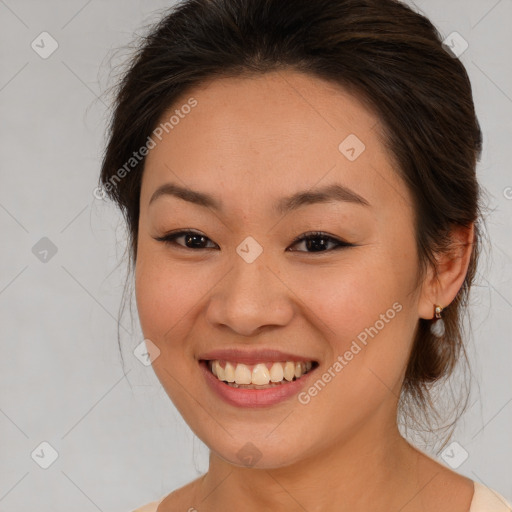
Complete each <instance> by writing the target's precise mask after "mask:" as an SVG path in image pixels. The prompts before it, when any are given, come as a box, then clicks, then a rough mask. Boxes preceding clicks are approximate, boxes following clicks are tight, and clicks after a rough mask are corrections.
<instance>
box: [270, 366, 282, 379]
mask: <svg viewBox="0 0 512 512" xmlns="http://www.w3.org/2000/svg"><path fill="white" fill-rule="evenodd" d="M283 377H284V371H283V365H282V364H281V363H274V364H273V365H272V368H270V380H271V381H272V382H281V381H282V380H283Z"/></svg>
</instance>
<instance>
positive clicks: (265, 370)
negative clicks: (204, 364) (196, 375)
mask: <svg viewBox="0 0 512 512" xmlns="http://www.w3.org/2000/svg"><path fill="white" fill-rule="evenodd" d="M223 362H224V361H223ZM209 367H210V369H211V371H212V373H213V374H214V375H215V376H216V377H217V378H218V379H219V380H222V381H226V382H229V383H233V386H236V387H238V385H239V384H242V385H255V386H269V385H272V384H271V383H274V384H279V383H282V382H283V380H286V381H288V382H291V381H292V380H294V379H299V378H300V377H302V375H304V374H305V373H307V372H308V371H310V370H311V368H312V367H313V363H312V362H311V361H307V362H304V361H299V362H294V361H286V362H282V363H281V362H275V363H258V364H256V365H253V366H252V368H251V366H250V365H246V364H243V363H232V362H229V361H225V362H224V367H222V366H221V362H220V361H219V360H215V361H210V362H209Z"/></svg>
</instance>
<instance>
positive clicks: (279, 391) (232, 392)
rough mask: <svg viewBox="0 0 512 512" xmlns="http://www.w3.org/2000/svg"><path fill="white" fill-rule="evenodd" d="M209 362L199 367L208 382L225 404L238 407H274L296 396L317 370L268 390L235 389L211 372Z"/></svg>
mask: <svg viewBox="0 0 512 512" xmlns="http://www.w3.org/2000/svg"><path fill="white" fill-rule="evenodd" d="M207 364H208V363H207V362H205V361H201V362H200V363H199V366H200V367H201V371H202V372H203V374H204V377H205V379H206V382H207V383H208V385H209V386H210V387H211V389H212V390H213V391H214V392H215V393H217V395H219V396H220V398H222V399H223V400H224V401H225V402H227V403H228V404H231V405H235V406H237V407H266V406H268V405H274V404H277V403H280V402H283V401H284V400H287V399H288V398H290V397H292V396H294V395H296V394H297V393H298V392H299V391H300V390H301V389H302V388H303V387H304V386H305V385H306V384H307V383H308V381H309V379H310V376H311V374H312V373H314V371H315V370H311V371H309V372H308V373H306V374H304V375H303V376H302V377H301V378H300V379H297V380H292V381H290V382H286V383H283V384H280V385H278V386H275V387H272V388H267V389H243V388H233V387H231V386H228V385H227V384H225V383H224V382H222V381H220V380H219V379H218V378H217V377H216V376H215V375H213V373H212V372H211V371H210V370H209V368H208V366H207Z"/></svg>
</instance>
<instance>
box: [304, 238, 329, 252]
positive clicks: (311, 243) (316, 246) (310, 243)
mask: <svg viewBox="0 0 512 512" xmlns="http://www.w3.org/2000/svg"><path fill="white" fill-rule="evenodd" d="M315 240H321V242H320V243H315V242H314V241H315ZM306 247H307V249H308V250H309V249H318V250H320V251H324V250H325V248H326V247H325V239H324V238H321V237H315V238H309V239H308V240H306Z"/></svg>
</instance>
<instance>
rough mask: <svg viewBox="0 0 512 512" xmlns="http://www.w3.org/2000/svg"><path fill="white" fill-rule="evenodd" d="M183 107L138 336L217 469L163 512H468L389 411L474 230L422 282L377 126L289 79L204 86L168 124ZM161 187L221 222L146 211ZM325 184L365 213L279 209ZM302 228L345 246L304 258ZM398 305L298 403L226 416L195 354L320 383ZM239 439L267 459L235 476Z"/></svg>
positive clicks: (145, 241) (404, 197)
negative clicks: (292, 372) (307, 365)
mask: <svg viewBox="0 0 512 512" xmlns="http://www.w3.org/2000/svg"><path fill="white" fill-rule="evenodd" d="M191 96H192V97H194V98H195V99H196V100H197V102H198V104H197V106H196V107H195V108H194V109H193V110H192V111H191V112H190V114H188V115H187V116H185V117H184V118H183V119H181V120H180V122H179V124H177V125H176V126H175V127H174V129H173V130H172V131H170V132H169V133H168V134H164V137H163V138H162V140H161V141H160V142H158V144H157V145H156V147H154V149H152V150H151V151H150V153H149V155H148V157H147V160H146V165H145V170H144V175H143V180H142V190H141V196H140V221H139V235H138V252H137V261H136V269H135V279H136V283H135V284H136V298H137V306H138V312H139V317H140V322H141V326H142V330H143V334H144V337H145V338H148V339H150V340H151V341H152V342H153V343H154V344H155V345H156V346H157V347H158V349H159V350H160V355H159V357H157V358H156V359H155V360H154V361H153V368H154V371H155V373H156V375H157V376H158V378H159V380H160V382H161V383H162V386H163V387H164V389H165V391H166V392H167V394H168V396H169V397H170V398H171V400H172V401H173V403H174V404H175V406H176V407H177V409H178V410H179V412H180V413H181V414H182V416H183V417H184V419H185V421H186V422H187V423H188V425H189V426H190V428H191V429H192V430H193V431H194V432H195V434H196V435H197V436H198V437H199V438H200V439H202V440H203V442H204V443H205V444H206V445H207V446H208V447H209V448H210V465H209V470H208V472H207V473H206V474H205V475H203V476H202V477H201V478H199V479H197V480H194V481H193V482H191V483H190V484H188V485H187V486H185V487H182V488H181V489H178V490H176V491H174V492H173V493H171V494H170V495H169V496H168V497H167V498H166V499H164V500H163V502H162V503H161V504H160V506H159V508H158V511H159V512H162V511H171V510H172V511H174V510H189V509H191V508H192V507H194V508H195V509H196V510H198V511H200V512H203V511H214V510H215V511H218V510H231V509H234V508H235V507H236V506H240V504H243V508H244V510H246V511H249V512H251V511H256V510H258V511H259V510H287V511H288V510H289V511H295V510H297V511H299V510H300V511H304V510H307V511H308V512H314V511H320V510H321V511H337V512H340V511H342V512H344V511H347V512H348V511H350V512H358V511H368V510H374V511H383V512H384V511H386V512H389V511H390V510H397V511H399V510H400V511H402V512H414V511H420V510H421V511H424V510H439V511H444V510H446V511H448V510H450V511H451V512H454V511H455V512H467V510H468V509H469V505H470V502H471V498H472V495H473V483H472V481H471V480H469V479H467V478H465V477H463V476H460V475H458V474H457V473H454V472H453V471H451V470H449V469H447V468H446V467H444V466H442V465H440V464H438V463H437V462H435V461H434V460H432V459H430V458H429V457H426V456H425V455H424V454H422V453H421V452H419V451H418V450H416V449H415V448H414V447H412V446H411V445H410V444H409V443H408V442H407V441H405V440H404V439H403V438H402V437H401V435H400V434H399V431H398V428H397V424H396V413H397V401H398V396H399V392H400V388H401V384H402V381H403V377H404V372H405V369H406V365H407V361H408V356H409V353H410V350H411V344H412V341H413V338H414V332H415V329H416V326H417V323H418V319H419V318H428V319H430V318H432V317H433V304H441V305H448V304H449V303H450V302H451V301H452V300H453V299H454V297H455V295H456V294H457V291H458V290H459V288H460V287H461V285H462V283H463V280H464V277H465V274H466V271H467V266H468V263H469V256H470V249H471V241H472V236H473V231H472V229H469V230H458V231H454V232H453V239H454V242H455V243H456V244H457V247H459V249H458V250H457V251H454V253H453V254H452V255H451V256H442V257H440V258H439V268H438V276H437V279H434V273H433V272H432V270H429V273H428V274H427V275H426V276H425V278H424V279H423V281H422V282H421V283H420V286H416V277H417V272H418V255H417V251H416V246H415V241H414V227H413V203H412V198H411V196H410V194H409V191H408V189H407V188H406V186H405V184H404V183H403V182H402V181H401V180H400V178H399V176H398V174H397V173H396V171H395V170H394V164H393V162H392V158H391V156H390V155H389V154H388V153H387V152H386V150H385V149H384V146H383V144H382V139H381V137H380V136H379V134H380V124H379V122H378V119H377V117H376V116H375V115H374V114H373V113H372V112H371V111H369V110H368V109H366V108H365V107H364V106H363V104H362V103H360V102H359V101H358V100H357V99H356V98H355V97H354V96H352V95H350V94H348V93H347V92H345V91H343V90H341V89H340V88H339V87H337V86H335V85H333V84H330V83H328V82H325V81H323V80H320V79H318V78H314V77H310V76H307V75H304V74H301V73H298V72H294V71H288V70H287V71H280V72H272V73H267V74H265V75H259V76H257V77H251V78H223V79H216V80H213V81H210V82H208V83H205V84H202V85H201V86H199V87H195V88H194V89H193V90H191V91H188V93H187V95H185V96H183V98H182V99H181V100H182V101H181V100H180V101H178V102H176V104H175V105H173V108H172V109H170V112H172V111H173V110H174V109H175V108H177V107H176V106H178V107H179V105H182V104H184V103H185V102H186V100H187V99H188V98H189V97H191ZM163 117H164V118H168V116H163ZM349 134H356V135H357V137H358V138H359V139H360V140H361V141H363V142H364V144H365V147H366V148H365V150H364V151H363V152H362V153H361V154H360V155H359V156H358V158H356V159H355V160H354V161H350V160H349V159H347V158H346V157H345V156H344V155H343V154H342V153H341V152H340V150H339V149H338V146H339V144H340V142H341V141H343V140H344V139H345V138H346V137H347V136H348V135H349ZM168 182H172V183H176V184H179V185H181V186H187V187H189V188H191V189H194V190H197V191H200V192H205V193H208V194H211V195H213V196H214V197H215V198H217V199H218V200H219V201H221V202H222V204H223V211H222V212H216V211H214V210H213V209H211V208H207V207H203V206H199V205H194V204H192V203H189V202H187V201H184V200H182V199H179V198H176V197H173V196H161V197H160V198H158V199H157V200H155V201H154V202H153V203H152V204H151V205H150V204H149V202H150V198H151V196H152V194H153V193H154V191H155V190H156V189H157V188H158V187H159V186H160V185H162V184H164V183H168ZM331 183H339V184H342V185H344V186H347V187H349V188H350V189H352V190H353V191H355V192H357V193H358V194H359V195H361V196H363V197H364V198H365V199H366V200H367V201H368V203H369V204H370V205H369V206H363V205H359V204H354V203H349V202H339V201H331V202H327V203H320V204H312V205H305V206H303V207H301V208H299V209H297V210H296V211H293V212H291V213H288V214H286V215H279V214H276V213H275V211H274V210H273V205H274V203H275V202H276V201H277V200H279V199H280V198H282V197H284V196H289V195H291V194H293V193H295V192H297V191H299V190H301V191H302V190H308V189H310V188H312V187H319V186H323V185H327V184H331ZM179 229H192V230H195V231H198V232H200V234H202V235H203V236H205V237H207V240H206V242H205V244H206V246H208V247H211V246H213V247H214V248H213V249H194V248H192V249H186V248H185V242H186V240H185V238H184V237H182V238H181V239H178V240H177V241H176V242H177V244H181V247H180V246H178V245H171V244H166V243H164V242H161V241H157V240H155V238H156V237H159V236H162V235H164V234H166V233H167V232H169V231H171V230H179ZM310 231H322V232H325V233H326V234H328V235H329V236H332V237H334V238H335V239H340V240H345V241H347V242H349V243H352V244H355V246H354V247H345V248H340V249H330V250H326V251H320V252H319V251H317V252H314V251H315V249H314V248H313V249H309V250H308V248H307V247H306V244H305V243H304V242H299V243H297V244H295V245H292V242H293V240H294V239H295V238H296V237H298V236H299V235H302V234H305V233H308V232H310ZM247 236H252V237H253V238H254V239H255V240H257V242H258V243H259V244H260V245H261V246H262V248H263V252H262V254H261V255H260V256H259V257H258V258H257V259H256V260H255V261H254V262H252V263H251V264H248V263H247V262H246V261H245V260H244V259H242V258H241V257H240V256H239V255H238V254H237V252H236V248H237V246H238V245H239V244H240V243H241V242H242V240H244V239H245V238H246V237H247ZM334 246H335V243H330V244H329V248H332V247H334ZM289 248H294V249H295V251H290V250H289ZM287 249H288V250H287ZM394 303H399V304H400V305H401V306H402V309H401V311H400V312H398V313H396V315H395V316H394V318H393V319H392V320H390V321H389V322H388V323H386V324H385V327H384V328H382V329H381V330H380V331H379V332H378V334H377V335H376V336H375V337H374V338H370V339H369V341H368V343H367V345H366V346H365V347H364V348H363V349H362V350H361V351H360V352H359V353H358V354H357V355H356V356H355V357H354V358H353V359H352V360H351V361H350V362H349V363H348V364H347V365H346V366H345V367H344V368H343V370H342V371H341V372H339V373H338V374H337V375H336V377H335V378H333V379H332V380H331V382H329V383H328V385H326V386H325V387H324V388H323V389H322V391H321V392H319V393H318V394H317V396H315V397H313V398H312V399H311V401H310V402H309V403H308V404H307V405H303V404H301V403H299V402H298V400H297V397H296V396H295V397H292V398H291V399H288V400H286V401H284V402H281V403H279V404H277V405H273V406H269V407H264V408H256V409H245V408H238V407H234V406H232V405H229V404H226V403H224V402H223V401H222V400H221V399H220V398H218V397H217V395H215V394H214V393H213V392H212V391H211V390H210V389H209V387H208V386H207V383H206V382H205V380H204V378H203V377H202V374H201V372H200V369H199V365H198V357H199V354H201V353H202V352H205V351H207V350H211V349H214V348H228V347H229V348H233V347H266V348H267V347H270V348H278V349H280V350H283V351H287V352H292V353H296V354H304V355H307V356H309V358H310V359H312V360H316V361H318V362H319V363H320V368H319V369H318V370H317V374H318V376H320V375H321V374H322V373H323V372H324V371H326V370H327V368H329V367H330V366H332V364H333V363H334V361H335V360H336V358H337V357H338V356H339V355H343V354H344V353H345V352H346V351H347V350H348V349H349V347H350V345H351V343H352V341H353V340H354V339H356V337H357V335H358V334H359V333H361V332H362V331H364V330H365V328H367V327H369V326H374V325H375V323H376V321H377V320H379V318H381V317H380V315H381V314H383V313H385V312H386V311H387V310H389V309H390V308H392V305H393V304H394ZM249 441H250V442H251V443H253V444H254V445H255V446H256V447H257V448H258V450H259V451H260V452H261V458H260V459H259V460H258V461H257V463H256V464H255V465H254V466H253V467H244V466H243V465H242V463H241V461H240V460H239V459H238V457H237V452H238V451H239V450H240V449H241V448H242V447H243V446H244V445H246V443H247V442H249ZM263 489H264V491H262V490H263Z"/></svg>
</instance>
